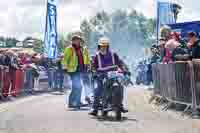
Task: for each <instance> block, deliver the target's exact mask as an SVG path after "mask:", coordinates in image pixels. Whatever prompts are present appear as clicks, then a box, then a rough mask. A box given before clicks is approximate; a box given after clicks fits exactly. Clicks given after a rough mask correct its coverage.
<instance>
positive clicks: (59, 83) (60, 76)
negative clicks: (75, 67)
mask: <svg viewBox="0 0 200 133" xmlns="http://www.w3.org/2000/svg"><path fill="white" fill-rule="evenodd" d="M63 80H64V71H63V70H62V69H57V70H56V71H55V74H54V82H55V85H54V86H55V88H59V89H60V90H62V89H63Z"/></svg>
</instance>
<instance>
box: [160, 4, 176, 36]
mask: <svg viewBox="0 0 200 133" xmlns="http://www.w3.org/2000/svg"><path fill="white" fill-rule="evenodd" d="M175 23H176V20H175V16H174V13H173V4H172V3H170V2H160V1H158V2H157V36H158V37H159V29H160V27H161V26H162V25H166V24H175Z"/></svg>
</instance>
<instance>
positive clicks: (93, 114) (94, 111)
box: [89, 110, 98, 116]
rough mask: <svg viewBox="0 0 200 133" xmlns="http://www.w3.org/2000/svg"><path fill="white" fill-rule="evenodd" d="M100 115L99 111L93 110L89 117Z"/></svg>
mask: <svg viewBox="0 0 200 133" xmlns="http://www.w3.org/2000/svg"><path fill="white" fill-rule="evenodd" d="M97 114H98V111H97V110H93V111H91V112H90V113H89V115H92V116H97Z"/></svg>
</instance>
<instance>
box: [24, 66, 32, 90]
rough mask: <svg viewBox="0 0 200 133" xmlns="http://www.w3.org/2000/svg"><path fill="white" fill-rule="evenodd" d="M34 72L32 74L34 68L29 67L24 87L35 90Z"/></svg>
mask: <svg viewBox="0 0 200 133" xmlns="http://www.w3.org/2000/svg"><path fill="white" fill-rule="evenodd" d="M33 80H34V78H33V74H32V70H31V69H28V70H27V71H26V74H25V83H24V89H25V90H26V91H33V86H34V85H33V83H34V82H33Z"/></svg>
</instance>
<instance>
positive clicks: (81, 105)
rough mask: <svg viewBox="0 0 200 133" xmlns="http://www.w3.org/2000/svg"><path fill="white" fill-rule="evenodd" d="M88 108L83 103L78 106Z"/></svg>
mask: <svg viewBox="0 0 200 133" xmlns="http://www.w3.org/2000/svg"><path fill="white" fill-rule="evenodd" d="M88 106H89V104H84V103H81V104H80V107H88Z"/></svg>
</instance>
